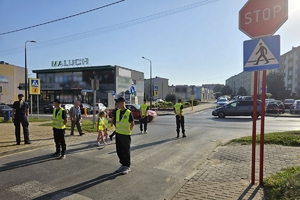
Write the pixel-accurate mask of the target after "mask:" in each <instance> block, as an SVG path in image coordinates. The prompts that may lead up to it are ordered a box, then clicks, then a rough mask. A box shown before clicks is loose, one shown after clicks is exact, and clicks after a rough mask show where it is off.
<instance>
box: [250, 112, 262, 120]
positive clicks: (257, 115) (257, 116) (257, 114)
mask: <svg viewBox="0 0 300 200" xmlns="http://www.w3.org/2000/svg"><path fill="white" fill-rule="evenodd" d="M259 116H260V115H259V113H258V112H257V113H256V119H258V118H259ZM251 118H253V113H251Z"/></svg>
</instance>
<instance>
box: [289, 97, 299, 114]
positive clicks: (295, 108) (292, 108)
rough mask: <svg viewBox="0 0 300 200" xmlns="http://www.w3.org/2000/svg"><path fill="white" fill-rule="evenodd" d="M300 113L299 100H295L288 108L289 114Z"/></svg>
mask: <svg viewBox="0 0 300 200" xmlns="http://www.w3.org/2000/svg"><path fill="white" fill-rule="evenodd" d="M299 112H300V100H296V101H295V102H294V103H293V105H291V106H290V113H299Z"/></svg>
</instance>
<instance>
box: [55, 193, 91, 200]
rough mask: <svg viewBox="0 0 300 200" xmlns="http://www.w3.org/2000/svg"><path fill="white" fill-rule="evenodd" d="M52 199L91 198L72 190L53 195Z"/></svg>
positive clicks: (81, 199) (74, 199) (73, 199)
mask: <svg viewBox="0 0 300 200" xmlns="http://www.w3.org/2000/svg"><path fill="white" fill-rule="evenodd" d="M50 200H91V199H90V198H87V197H85V196H82V195H80V194H74V193H72V192H67V191H65V192H61V193H59V194H57V195H55V196H53V197H51V199H50Z"/></svg>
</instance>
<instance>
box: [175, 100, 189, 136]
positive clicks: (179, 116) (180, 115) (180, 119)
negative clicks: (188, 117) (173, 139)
mask: <svg viewBox="0 0 300 200" xmlns="http://www.w3.org/2000/svg"><path fill="white" fill-rule="evenodd" d="M174 113H175V115H176V131H177V138H179V133H180V126H181V131H182V137H186V135H185V130H184V112H183V105H182V102H181V99H178V103H176V104H175V106H174Z"/></svg>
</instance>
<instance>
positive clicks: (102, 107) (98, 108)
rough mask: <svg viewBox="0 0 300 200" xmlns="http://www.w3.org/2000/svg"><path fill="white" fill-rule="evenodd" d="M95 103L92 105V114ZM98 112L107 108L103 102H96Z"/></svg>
mask: <svg viewBox="0 0 300 200" xmlns="http://www.w3.org/2000/svg"><path fill="white" fill-rule="evenodd" d="M93 105H94V104H92V105H91V114H93V113H94V106H93ZM95 106H96V113H99V111H103V110H105V109H106V106H104V105H103V103H96V104H95Z"/></svg>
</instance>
